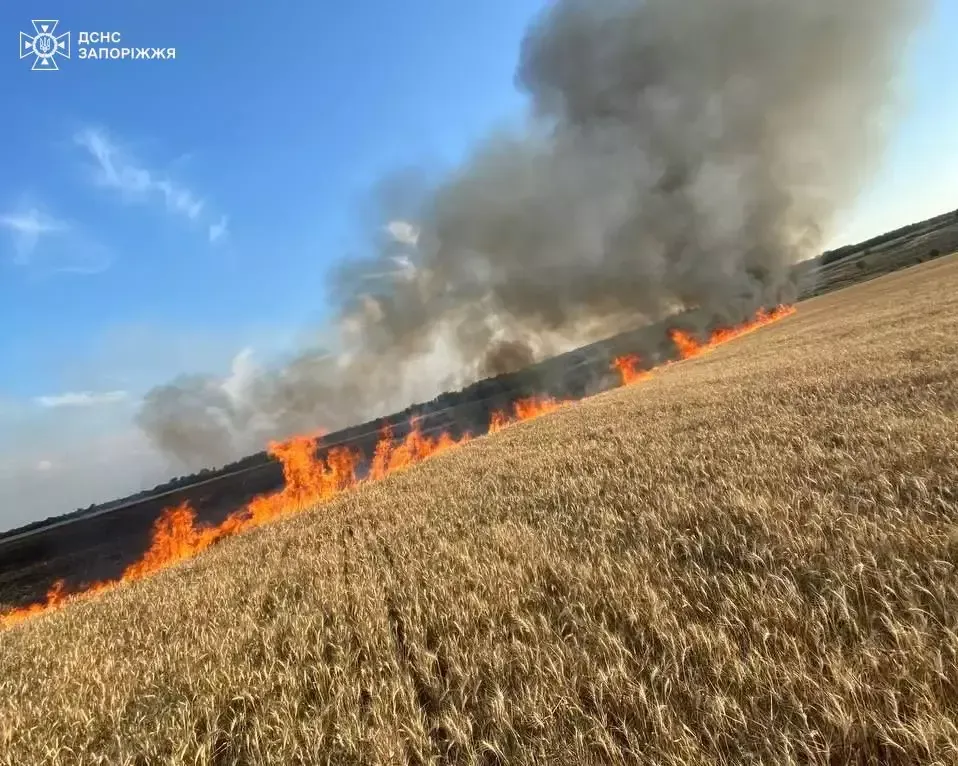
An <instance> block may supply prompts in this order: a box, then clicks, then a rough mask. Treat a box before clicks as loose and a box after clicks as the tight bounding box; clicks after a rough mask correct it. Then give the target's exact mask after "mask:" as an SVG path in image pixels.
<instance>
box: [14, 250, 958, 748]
mask: <svg viewBox="0 0 958 766" xmlns="http://www.w3.org/2000/svg"><path fill="white" fill-rule="evenodd" d="M956 380H958V258H956V257H955V256H951V257H946V258H939V259H937V260H935V261H932V262H930V263H926V264H923V265H921V266H916V267H914V268H911V269H907V270H905V271H900V272H898V273H895V274H893V275H890V276H885V277H881V278H879V279H875V280H873V281H870V282H868V283H867V284H864V285H859V286H856V287H852V288H850V289H847V290H843V291H840V292H835V293H832V294H829V295H827V296H823V297H818V298H814V299H812V300H809V301H806V302H804V303H802V304H800V306H799V313H798V314H797V315H796V316H794V317H791V318H789V319H785V320H783V321H782V322H781V323H779V324H775V325H772V326H770V327H767V328H765V329H763V330H762V331H760V332H757V333H755V334H753V335H750V336H747V337H745V338H742V339H740V340H737V341H735V342H732V343H729V344H728V345H726V346H723V347H721V348H718V349H716V350H715V351H713V352H712V353H711V354H708V355H706V356H703V357H701V358H698V359H696V360H692V361H688V362H683V363H681V364H679V365H676V366H673V367H671V368H669V369H667V370H665V371H662V372H661V373H657V374H655V375H654V376H653V377H652V379H651V380H648V381H645V382H642V383H639V384H636V385H634V386H631V387H629V388H625V389H620V390H617V391H613V392H609V393H606V394H602V395H600V396H597V397H594V398H592V399H589V400H587V401H584V402H582V403H579V404H577V405H574V406H571V407H569V408H567V409H564V410H560V411H559V412H556V413H554V414H551V415H547V416H544V417H542V418H540V419H538V420H535V421H530V422H527V423H522V424H519V425H515V426H513V427H510V428H508V429H506V430H504V431H502V432H500V433H498V434H495V435H492V436H489V437H485V438H482V439H478V440H476V441H474V442H471V443H470V444H467V445H465V446H463V447H461V448H457V449H455V450H453V451H451V452H448V453H445V454H442V455H440V456H438V457H436V458H433V459H431V460H430V461H428V462H426V463H424V464H422V465H419V466H415V467H413V468H410V469H409V470H407V471H404V472H402V473H400V474H398V475H393V476H391V477H388V478H386V479H385V480H383V481H381V482H379V483H376V484H370V485H366V486H363V487H361V488H360V489H358V490H357V491H355V492H350V493H348V494H346V495H345V496H343V497H341V498H340V499H338V500H336V501H334V502H332V503H330V504H328V505H326V506H323V507H320V508H317V509H316V510H315V511H313V512H310V513H307V514H304V515H301V516H298V517H295V518H292V519H289V520H286V521H283V522H280V523H277V524H275V525H273V526H270V527H267V528H264V529H261V530H257V531H255V532H253V533H250V534H246V535H243V536H241V537H239V538H235V539H231V540H228V541H226V542H224V543H222V544H220V545H218V546H216V547H215V548H213V549H212V550H210V551H208V552H207V553H206V554H204V555H202V556H200V557H199V558H197V559H195V560H193V561H191V562H189V563H187V564H185V565H181V566H179V567H177V568H175V569H172V570H169V571H166V572H164V573H161V574H159V575H157V576H155V577H153V578H151V579H148V580H145V581H142V582H138V583H134V584H130V585H124V586H119V587H117V588H116V589H114V590H112V591H109V592H107V593H105V594H102V595H100V596H99V597H96V598H92V599H90V600H86V601H80V602H77V603H75V604H72V605H70V606H69V607H67V608H65V609H63V610H61V611H57V612H53V613H51V614H48V615H45V616H42V617H39V618H36V619H33V620H31V621H28V622H25V623H23V624H21V625H19V626H17V627H14V628H11V629H9V630H7V631H5V632H2V633H0V763H4V764H18V765H21V764H34V763H56V764H80V763H83V764H88V763H103V764H125V763H129V764H134V763H136V764H139V763H144V764H145V763H151V764H152V763H171V764H172V763H198V764H230V763H244V764H245V763H277V764H298V763H302V764H312V763H337V764H340V763H346V764H376V763H390V764H391V763H441V762H451V763H483V764H521V763H543V764H553V763H569V764H573V763H575V764H579V763H616V762H626V761H628V762H642V763H656V764H673V763H674V764H680V763H681V764H708V763H743V762H757V761H762V762H764V763H780V764H789V763H792V764H799V763H802V764H804V763H830V764H844V763H892V764H894V763H941V764H945V763H956V762H958V724H956V722H958V384H956V383H955V381H956Z"/></svg>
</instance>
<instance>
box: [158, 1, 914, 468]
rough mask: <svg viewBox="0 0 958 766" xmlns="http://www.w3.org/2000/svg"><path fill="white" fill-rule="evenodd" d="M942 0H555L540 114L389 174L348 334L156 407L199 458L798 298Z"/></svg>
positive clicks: (337, 286)
mask: <svg viewBox="0 0 958 766" xmlns="http://www.w3.org/2000/svg"><path fill="white" fill-rule="evenodd" d="M926 6H927V2H925V0H840V1H839V0H645V1H643V0H604V1H603V0H559V1H558V2H556V3H553V4H552V5H550V6H549V7H548V8H547V9H546V10H545V11H544V12H543V13H542V15H541V16H540V17H539V18H537V19H536V20H535V21H534V23H533V24H532V25H531V27H530V29H529V30H528V32H527V35H526V37H525V40H524V42H523V45H522V48H521V52H520V60H519V65H518V72H517V82H518V85H519V87H521V89H522V90H523V91H524V92H525V93H526V94H528V97H529V101H530V110H529V114H528V117H527V120H526V123H525V125H524V127H523V129H522V130H513V131H503V132H501V133H499V134H497V135H494V136H492V137H491V138H490V139H489V140H487V141H486V142H485V143H484V144H483V145H482V146H480V147H478V149H477V150H476V151H475V152H474V154H473V155H472V157H471V158H470V159H469V160H468V161H467V162H466V163H465V164H464V165H463V166H462V167H460V168H458V170H456V172H454V173H452V174H451V175H449V176H448V177H446V178H445V179H443V180H441V181H440V182H439V183H436V184H432V185H424V184H422V183H415V182H412V181H408V179H407V181H408V182H406V183H400V184H398V185H397V184H393V185H392V186H391V187H390V190H389V193H388V194H384V196H383V198H384V199H385V200H386V202H385V203H384V205H383V207H384V208H385V210H384V213H385V214H384V217H383V220H382V221H381V222H380V227H379V228H378V229H377V232H378V234H377V236H378V241H377V242H375V243H374V244H375V252H374V254H373V256H372V257H369V258H366V259H364V260H362V261H359V262H351V263H349V264H348V265H345V266H344V267H343V268H342V269H341V270H340V272H339V273H338V274H337V276H336V278H335V280H334V281H333V284H332V289H331V294H332V295H333V296H336V297H337V298H338V299H339V300H340V301H341V305H340V309H341V311H340V322H339V326H338V328H337V330H338V341H337V342H336V343H335V344H333V346H332V347H331V348H329V349H328V350H327V351H325V352H309V353H304V354H303V355H302V356H301V357H299V358H298V359H296V360H295V361H294V362H293V363H292V364H290V365H285V366H282V367H281V368H279V369H273V370H268V371H260V372H258V373H257V374H255V375H253V376H252V378H251V379H250V380H249V381H247V382H246V384H245V385H244V386H243V387H242V390H235V387H234V388H233V389H229V390H227V388H224V385H223V383H222V381H217V380H213V379H208V378H207V379H203V378H191V379H187V380H183V381H178V382H175V383H173V384H171V385H168V386H163V387H160V388H157V389H155V390H154V391H152V392H151V393H150V394H149V395H148V396H147V398H146V401H145V403H144V406H143V410H142V413H141V416H140V423H141V425H142V427H143V428H144V429H145V430H146V432H147V433H148V435H149V436H150V437H151V439H152V440H153V441H154V443H155V444H157V445H158V446H159V447H160V448H161V449H162V450H164V451H165V452H167V453H168V454H170V455H173V456H176V457H177V458H179V459H180V460H182V461H184V462H186V463H187V464H189V465H192V466H198V465H206V464H209V463H219V462H222V461H224V460H226V459H227V458H230V457H236V456H238V455H239V454H241V453H243V452H244V451H247V450H250V449H259V448H261V446H262V445H261V443H262V439H263V438H265V437H267V436H282V435H286V434H288V433H290V432H294V431H304V430H309V429H312V428H315V427H317V426H320V427H327V428H336V427H339V426H342V425H346V424H348V423H352V422H356V421H358V420H360V419H363V418H366V417H373V416H376V415H378V414H381V413H383V412H385V411H390V410H393V409H398V408H400V407H402V406H405V405H406V404H408V403H410V402H411V401H412V400H413V399H416V398H419V399H422V398H425V397H429V396H432V395H434V394H436V393H438V392H439V391H440V390H442V389H443V388H448V387H449V386H453V385H460V384H463V383H465V382H468V381H471V380H474V379H476V378H477V377H480V376H486V375H490V374H497V373H500V372H506V371H510V370H514V369H516V368H518V367H521V366H524V365H527V364H529V363H530V362H532V361H534V360H537V359H540V358H542V357H543V356H545V355H548V354H553V353H556V352H558V351H561V350H565V349H567V348H569V347H571V346H574V345H579V344H581V343H583V342H587V341H590V340H594V339H596V338H598V337H599V336H604V335H609V334H612V333H614V332H617V331H620V330H622V329H625V328H627V327H634V326H636V325H639V324H642V323H644V322H649V321H655V320H659V319H661V318H663V317H665V316H667V315H669V314H671V313H674V312H676V311H680V310H682V309H685V308H692V307H697V308H699V309H700V310H702V311H703V312H704V313H705V314H706V315H708V316H711V317H714V318H715V319H716V320H723V321H737V320H739V319H742V318H743V317H744V315H745V314H746V313H750V312H751V311H752V310H754V309H755V308H756V307H757V306H759V305H760V304H767V303H770V302H774V301H778V300H780V299H787V298H788V297H789V296H788V291H789V279H788V277H789V273H790V266H791V265H792V264H793V263H795V262H796V261H797V260H799V259H801V258H803V257H807V256H810V255H814V254H817V252H818V251H819V248H820V246H821V245H822V239H823V237H824V236H827V235H828V233H829V230H830V228H831V226H832V224H833V217H834V216H835V215H836V213H839V212H841V211H842V210H843V209H844V208H846V207H847V206H848V205H849V203H851V202H852V201H853V200H854V198H855V196H856V194H857V193H858V191H859V190H860V189H861V187H862V184H863V183H864V182H865V181H867V180H868V178H869V175H870V173H871V172H872V171H873V170H874V169H875V165H876V160H877V159H879V158H880V155H881V150H882V148H883V145H884V139H885V133H886V129H887V124H888V120H887V118H888V117H889V116H890V115H891V114H892V113H893V111H894V106H895V103H896V98H895V95H896V92H895V87H894V86H895V75H896V73H897V70H898V67H899V63H900V59H901V54H902V52H903V48H904V45H905V43H906V42H907V38H908V36H909V35H910V34H911V32H912V31H913V29H914V27H915V25H916V24H917V23H918V21H919V20H920V19H921V17H922V15H923V13H924V11H925V9H926Z"/></svg>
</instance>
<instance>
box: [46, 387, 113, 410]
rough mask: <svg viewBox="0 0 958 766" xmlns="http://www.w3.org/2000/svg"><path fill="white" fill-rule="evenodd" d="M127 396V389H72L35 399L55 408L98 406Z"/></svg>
mask: <svg viewBox="0 0 958 766" xmlns="http://www.w3.org/2000/svg"><path fill="white" fill-rule="evenodd" d="M126 398H127V392H126V391H104V392H101V393H95V392H92V391H70V392H67V393H65V394H56V395H54V396H38V397H37V398H36V399H34V401H35V402H36V403H37V404H39V405H40V406H41V407H46V408H48V409H53V408H56V407H96V406H99V405H103V404H114V403H116V402H122V401H124V400H125V399H126Z"/></svg>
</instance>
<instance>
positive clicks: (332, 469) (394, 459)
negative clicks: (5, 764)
mask: <svg viewBox="0 0 958 766" xmlns="http://www.w3.org/2000/svg"><path fill="white" fill-rule="evenodd" d="M794 313H795V308H794V307H792V306H779V307H778V308H776V309H774V310H773V311H759V312H758V314H756V316H755V318H754V319H753V320H752V321H750V322H745V323H743V324H741V325H739V326H737V327H733V328H726V329H721V330H716V331H715V332H713V333H712V334H711V335H710V336H709V338H708V340H707V341H705V342H699V341H697V340H695V339H694V338H692V336H690V335H689V334H687V333H684V332H682V331H680V330H674V331H672V333H671V334H670V336H671V338H672V342H673V343H675V346H676V348H677V350H678V353H679V357H680V359H691V358H692V357H695V356H699V355H701V354H703V353H706V352H708V351H710V350H712V349H713V348H715V347H716V346H719V345H721V344H722V343H726V342H728V341H730V340H733V339H735V338H739V337H741V336H742V335H746V334H748V333H750V332H754V331H755V330H757V329H759V328H760V327H764V326H765V325H767V324H771V323H772V322H775V321H778V320H779V319H783V318H784V317H786V316H789V315H791V314H794ZM640 364H641V360H640V359H639V358H638V357H637V356H632V355H629V356H622V357H619V358H617V359H615V360H614V362H613V363H612V367H613V369H615V370H616V371H617V372H618V373H619V377H620V379H621V382H622V385H629V384H631V383H636V382H638V381H641V380H646V379H648V378H649V377H650V376H651V375H652V374H653V371H652V370H641V369H639V366H640ZM568 404H570V402H569V401H563V400H556V399H552V398H550V397H530V398H526V399H519V400H518V401H516V402H514V403H513V405H512V408H511V412H495V413H493V415H492V417H491V419H490V422H489V432H490V433H492V432H496V431H500V430H502V429H503V428H505V427H507V426H509V425H512V424H513V423H518V422H521V421H523V420H531V419H532V418H537V417H539V416H540V415H545V414H547V413H550V412H554V411H556V410H558V409H559V408H561V407H564V406H566V405H568ZM469 439H470V437H469V436H468V435H465V436H463V437H461V438H459V439H456V438H454V437H452V436H450V435H449V434H448V433H442V434H440V435H439V436H438V437H435V438H433V437H431V436H428V435H426V434H424V433H423V432H422V431H421V430H420V427H419V422H418V421H413V423H412V428H411V430H410V432H409V433H408V434H407V435H406V436H405V438H403V439H401V440H396V439H394V438H393V435H392V432H391V431H390V430H389V429H388V428H386V429H384V430H383V432H382V435H381V437H380V439H379V441H378V443H377V444H376V449H375V451H374V453H373V459H372V463H371V466H370V469H369V474H368V476H367V478H366V479H365V480H364V481H376V480H378V479H381V478H383V477H385V476H387V475H388V474H390V473H393V472H394V471H399V470H402V469H403V468H406V467H408V466H410V465H414V464H416V463H420V462H422V461H423V460H427V459H428V458H430V457H432V456H433V455H435V454H438V453H440V452H443V451H445V450H448V449H451V448H452V447H455V446H457V445H459V444H463V443H464V442H466V441H468V440H469ZM268 452H269V454H270V455H271V456H272V457H274V458H276V459H277V460H278V461H279V462H280V463H281V464H282V466H283V489H281V490H280V491H278V492H275V493H273V494H271V495H263V496H261V497H257V498H255V499H254V500H253V501H252V502H250V503H249V504H248V505H247V506H245V507H244V508H241V509H240V510H238V511H235V512H234V513H232V514H230V515H229V516H228V517H227V518H226V520H225V521H223V522H222V523H221V524H218V525H216V526H208V525H201V524H198V523H197V519H196V513H195V511H194V510H193V509H192V508H191V507H190V505H189V504H188V503H182V504H181V505H178V506H176V507H173V508H168V509H167V510H165V511H163V513H162V514H160V516H159V518H158V519H157V520H156V522H154V524H153V534H152V539H151V543H150V547H149V548H148V549H147V550H146V552H145V553H144V554H143V555H142V556H141V557H140V559H139V560H138V561H136V562H134V563H133V564H131V565H130V566H128V567H127V568H126V569H125V570H124V572H123V574H122V575H121V576H120V578H119V580H118V582H130V581H134V580H140V579H143V578H144V577H148V576H149V575H151V574H153V573H155V572H158V571H160V570H162V569H166V568H168V567H170V566H172V565H174V564H177V563H179V562H181V561H185V560H187V559H190V558H193V557H194V556H196V555H198V554H199V553H202V552H203V551H204V550H206V549H207V548H209V547H210V546H211V545H213V544H215V543H216V542H218V541H219V540H222V539H224V538H227V537H231V536H233V535H236V534H239V533H240V532H244V531H246V530H248V529H253V528H255V527H259V526H262V525H263V524H266V523H268V522H270V521H272V520H274V519H277V518H280V517H282V516H287V515H290V514H293V513H298V512H300V511H303V510H305V509H308V508H311V507H314V506H316V505H318V504H320V503H322V502H324V501H327V500H329V499H331V498H333V497H335V496H336V495H337V494H339V493H340V492H343V491H345V490H347V489H349V488H351V487H354V486H356V485H357V484H359V483H361V482H360V480H359V479H358V478H357V470H358V468H359V466H360V464H361V463H362V462H363V457H362V455H361V454H360V453H359V452H358V451H355V450H350V449H348V448H346V447H334V448H332V449H330V450H329V451H328V452H327V454H326V456H325V457H324V458H321V457H317V454H316V452H317V437H316V436H297V437H294V438H292V439H290V440H288V441H285V442H273V443H271V444H270V445H269V448H268ZM115 584H116V583H114V582H98V583H93V584H92V585H88V586H86V587H85V588H84V589H83V590H82V591H81V592H80V593H78V594H75V595H81V594H82V595H91V594H93V593H97V592H99V591H102V590H104V589H106V588H109V587H112V586H113V585H115ZM69 597H70V596H69V594H68V593H67V591H66V587H65V585H64V583H63V581H62V580H58V581H57V582H56V583H54V584H53V587H51V588H50V590H49V591H48V592H47V595H46V598H45V599H44V601H42V602H40V603H36V604H30V605H29V606H25V607H22V608H19V609H14V610H11V611H8V612H6V613H2V614H0V629H2V628H6V627H10V626H12V625H16V624H17V623H20V622H23V621H24V620H26V619H29V618H30V617H33V616H34V615H38V614H41V613H43V612H46V611H49V610H52V609H56V608H58V607H60V606H61V605H63V604H64V603H66V602H67V600H68V598H69Z"/></svg>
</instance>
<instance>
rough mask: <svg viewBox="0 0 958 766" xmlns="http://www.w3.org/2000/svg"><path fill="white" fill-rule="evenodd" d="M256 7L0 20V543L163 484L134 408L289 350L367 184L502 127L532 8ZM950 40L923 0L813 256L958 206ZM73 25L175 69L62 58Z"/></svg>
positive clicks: (84, 7) (943, 12)
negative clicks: (846, 197)
mask: <svg viewBox="0 0 958 766" xmlns="http://www.w3.org/2000/svg"><path fill="white" fill-rule="evenodd" d="M281 5H282V4H266V5H263V4H259V3H248V4H237V3H226V2H225V1H224V0H207V1H206V2H203V3H189V4H187V3H185V2H182V1H181V0H171V2H167V3H163V4H155V3H154V4H142V3H130V2H106V1H105V0H87V1H86V2H84V3H82V4H78V3H76V2H75V1H72V0H71V1H70V2H66V1H64V0H47V1H46V2H44V3H41V4H39V5H38V4H37V2H35V0H31V1H30V2H26V1H25V0H13V1H12V2H11V1H10V0H7V2H5V3H4V4H3V6H2V8H0V28H2V29H3V30H5V32H4V36H3V37H4V39H6V40H8V41H9V42H8V43H7V44H8V45H9V46H10V55H9V56H8V57H6V58H4V59H3V63H0V87H2V92H3V94H4V97H5V98H4V102H5V108H4V113H5V114H6V115H7V117H6V119H4V120H3V122H2V123H0V166H2V168H3V173H2V174H0V528H4V527H8V526H12V525H14V524H17V523H22V522H24V521H27V520H30V519H32V518H36V517H43V516H47V515H50V514H54V513H60V512H65V511H69V510H71V509H72V508H74V507H76V506H78V505H86V504H89V503H90V502H93V501H99V500H105V499H109V498H110V497H112V496H114V495H116V494H119V493H125V492H128V491H132V490H135V489H138V488H140V487H141V486H143V485H152V484H153V483H156V482H157V481H159V480H161V479H162V478H164V477H165V475H166V474H167V472H168V470H169V469H168V467H167V466H166V465H164V464H163V463H162V461H160V460H159V458H158V457H157V456H156V455H153V454H152V453H151V451H150V448H149V445H147V444H146V443H145V442H144V440H143V438H142V436H141V435H140V434H139V433H138V432H137V430H136V428H135V427H134V426H133V425H132V421H131V418H132V415H133V413H134V412H135V411H136V405H137V400H138V398H139V397H140V396H142V394H143V393H144V392H145V391H146V390H148V389H149V388H150V386H152V385H154V384H156V383H160V382H165V381H166V380H168V379H169V378H170V377H172V376H174V375H176V374H178V373H181V372H185V371H189V372H193V371H203V372H212V373H222V374H226V373H227V372H228V371H229V368H230V364H231V361H232V360H233V359H234V358H235V357H236V356H237V354H238V353H240V352H241V351H242V350H243V349H254V350H255V352H256V354H257V355H261V356H266V357H268V356H270V355H273V354H276V353H282V352H284V351H288V350H291V349H293V348H295V347H296V346H297V345H298V344H300V343H301V342H302V340H303V338H304V335H305V333H306V332H308V330H309V329H310V328H315V327H317V326H318V325H320V324H321V323H322V320H323V318H324V316H325V315H326V313H325V309H324V296H325V274H326V271H327V269H328V268H329V266H330V265H331V264H333V263H335V262H336V261H337V260H338V259H339V258H340V257H341V256H342V255H343V254H344V253H348V252H350V250H351V249H352V248H354V247H355V245H356V241H355V233H356V230H357V223H358V216H359V214H360V213H359V212H358V211H361V210H362V206H361V204H360V203H361V202H362V201H363V199H364V197H365V195H367V193H368V192H369V189H370V188H371V186H372V185H373V184H374V183H375V181H376V180H377V179H378V178H380V177H381V176H382V175H383V174H384V173H386V172H388V171H391V170H395V169H397V168H401V167H404V166H413V165H425V166H430V165H448V164H451V163H454V162H455V161H456V160H457V159H458V158H460V157H461V156H462V155H463V154H464V153H465V152H466V151H467V149H468V147H470V146H471V145H473V144H474V143H475V142H476V141H477V140H478V139H479V138H481V137H482V136H483V135H485V134H486V133H487V132H488V130H489V129H490V128H492V127H494V126H496V125H497V124H500V123H502V122H503V121H507V120H509V119H512V118H515V117H516V116H517V115H519V114H520V110H521V106H522V100H521V98H520V96H519V94H517V93H516V91H515V88H514V80H513V73H514V67H515V62H516V56H517V51H518V45H519V41H520V39H521V37H522V33H523V31H524V29H525V27H526V25H527V23H528V21H529V19H530V18H531V17H532V15H533V14H534V13H535V12H536V10H537V9H538V8H540V7H541V6H542V2H540V0H484V2H481V3H461V2H457V3H451V2H437V0H406V2H403V3H395V2H388V1H387V0H364V2H358V3H352V4H345V3H344V4H335V5H334V4H331V3H312V4H302V6H301V7H300V8H298V9H297V12H296V13H295V14H293V15H290V14H288V13H287V12H286V11H285V10H284V9H283V8H282V7H281ZM40 15H42V16H43V17H44V18H55V19H59V20H60V25H59V27H58V29H57V32H58V33H60V32H63V31H68V30H69V31H71V32H72V35H73V41H72V42H73V58H72V59H71V60H69V61H64V60H62V59H61V60H60V64H61V66H60V70H59V71H57V72H34V71H31V70H30V63H31V62H30V60H17V58H16V57H15V56H13V51H12V46H13V44H14V43H13V39H14V38H15V37H16V36H17V33H18V32H19V31H21V30H23V31H28V32H30V31H31V24H30V20H31V19H32V18H35V17H37V16H40ZM956 29H958V3H954V2H952V1H951V0H938V5H937V8H936V11H935V16H934V18H933V19H932V23H931V24H930V25H929V26H928V27H927V28H926V29H925V30H923V31H922V32H921V36H920V38H919V39H918V40H917V41H916V45H915V46H914V50H913V53H912V55H911V58H910V59H909V63H908V67H907V69H906V70H905V73H904V79H903V86H904V87H905V89H906V92H907V94H908V97H909V99H910V104H909V111H908V114H907V116H906V118H905V120H904V121H903V122H902V124H901V125H900V127H899V128H898V130H897V132H896V133H895V136H894V140H893V142H892V145H891V147H890V150H889V152H888V155H887V157H886V161H885V163H884V165H883V167H882V169H881V171H880V173H879V175H878V176H877V177H876V178H875V179H874V182H873V184H872V185H871V187H869V189H868V190H867V191H866V192H865V193H864V194H863V195H862V198H861V200H860V203H859V205H858V207H857V208H856V209H855V210H853V211H850V212H849V213H848V215H846V217H845V218H844V219H843V222H842V225H841V226H840V227H839V229H838V230H836V232H834V236H833V244H837V243H840V242H844V241H848V240H857V239H861V238H864V237H867V236H870V235H871V234H874V233H878V232H880V231H883V230H886V229H888V228H891V227H894V226H896V225H899V224H904V223H907V222H910V221H912V220H914V219H916V218H921V217H924V216H927V215H931V214H934V213H936V212H939V211H941V210H945V209H951V208H955V207H958V145H956V142H955V140H954V135H955V128H954V126H955V125H956V124H958V100H956V99H954V98H948V96H947V94H948V93H950V92H952V93H953V92H954V91H953V89H954V82H955V79H956V78H955V75H956V74H958V48H956V46H954V44H953V42H952V41H950V40H949V39H948V38H949V31H950V33H951V34H953V32H954V30H956ZM79 30H85V31H118V32H120V33H121V34H122V36H123V43H122V44H124V45H129V46H132V47H139V46H145V47H164V48H166V47H175V48H176V49H177V57H176V59H175V60H173V61H169V60H137V61H132V60H128V61H80V60H78V59H77V46H76V43H77V39H76V35H77V32H78V31H79Z"/></svg>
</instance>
